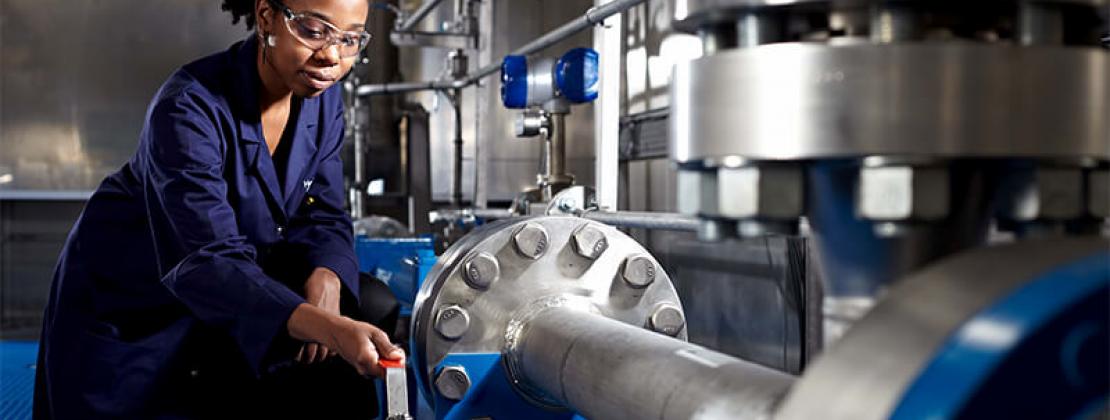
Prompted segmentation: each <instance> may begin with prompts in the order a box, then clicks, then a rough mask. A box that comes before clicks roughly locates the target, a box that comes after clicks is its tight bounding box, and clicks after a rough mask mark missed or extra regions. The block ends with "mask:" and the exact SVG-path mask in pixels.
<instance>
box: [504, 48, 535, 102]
mask: <svg viewBox="0 0 1110 420" xmlns="http://www.w3.org/2000/svg"><path fill="white" fill-rule="evenodd" d="M501 103H503V104H505V107H506V108H513V109H519V108H525V107H527V106H528V58H526V57H524V56H523V55H507V56H505V59H504V60H502V61H501Z"/></svg>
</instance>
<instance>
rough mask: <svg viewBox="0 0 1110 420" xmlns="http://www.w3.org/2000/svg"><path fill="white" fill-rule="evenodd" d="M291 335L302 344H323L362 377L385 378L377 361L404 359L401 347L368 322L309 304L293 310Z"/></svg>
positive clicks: (289, 325)
mask: <svg viewBox="0 0 1110 420" xmlns="http://www.w3.org/2000/svg"><path fill="white" fill-rule="evenodd" d="M287 324H288V325H287V327H288V329H289V335H291V336H293V338H296V339H298V340H301V341H307V342H316V343H319V344H323V345H324V346H327V347H328V348H330V349H333V350H335V351H337V352H338V353H339V355H340V356H341V357H343V360H346V361H347V363H350V364H351V366H354V368H355V370H357V371H358V373H359V374H361V375H363V376H368V375H374V376H379V377H380V376H382V375H383V374H384V373H385V372H384V371H383V370H382V368H381V367H380V366H378V359H379V358H380V357H384V358H386V359H392V360H402V361H403V360H404V359H405V353H404V351H402V350H401V348H400V347H398V346H395V345H393V343H391V342H389V335H388V334H386V333H385V332H384V331H382V330H380V329H378V328H377V327H375V326H373V325H370V324H367V323H365V322H359V321H355V320H353V319H350V318H347V317H345V316H339V315H335V314H332V313H329V312H327V311H324V310H323V309H320V308H318V307H315V306H313V305H310V304H307V303H305V304H301V305H299V306H297V309H294V310H293V314H292V315H290V316H289V321H288V323H287Z"/></svg>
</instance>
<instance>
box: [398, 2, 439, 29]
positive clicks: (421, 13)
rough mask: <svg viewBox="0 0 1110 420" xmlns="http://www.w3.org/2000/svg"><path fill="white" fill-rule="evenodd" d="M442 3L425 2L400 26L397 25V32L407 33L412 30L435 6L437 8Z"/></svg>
mask: <svg viewBox="0 0 1110 420" xmlns="http://www.w3.org/2000/svg"><path fill="white" fill-rule="evenodd" d="M442 2H443V0H426V1H425V2H424V3H423V4H421V5H420V7H419V8H417V9H416V11H415V12H413V13H412V16H409V17H408V18H407V19H405V21H404V22H401V24H400V25H397V31H399V32H408V31H410V30H412V28H413V27H414V26H416V24H418V23H420V21H421V20H423V19H424V17H425V16H428V13H431V12H432V9H435V8H436V6H439V4H440V3H442Z"/></svg>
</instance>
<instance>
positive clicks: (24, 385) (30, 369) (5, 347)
mask: <svg viewBox="0 0 1110 420" xmlns="http://www.w3.org/2000/svg"><path fill="white" fill-rule="evenodd" d="M38 351H39V344H38V343H37V342H34V341H0V419H3V420H24V419H30V418H31V395H32V393H33V392H34V388H35V358H36V357H37V356H38Z"/></svg>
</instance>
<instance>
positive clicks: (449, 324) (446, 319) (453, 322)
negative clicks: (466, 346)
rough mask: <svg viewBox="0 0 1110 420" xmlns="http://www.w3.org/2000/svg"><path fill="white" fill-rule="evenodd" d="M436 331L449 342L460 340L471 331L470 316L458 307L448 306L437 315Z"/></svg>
mask: <svg viewBox="0 0 1110 420" xmlns="http://www.w3.org/2000/svg"><path fill="white" fill-rule="evenodd" d="M435 329H436V332H438V333H439V334H440V335H442V336H443V337H444V338H446V339H448V340H458V339H459V338H461V337H462V336H463V335H465V334H466V331H467V330H468V329H470V314H469V313H467V312H466V309H463V308H462V307H460V306H458V305H451V306H446V307H444V308H442V309H440V310H439V313H438V314H436V322H435Z"/></svg>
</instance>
